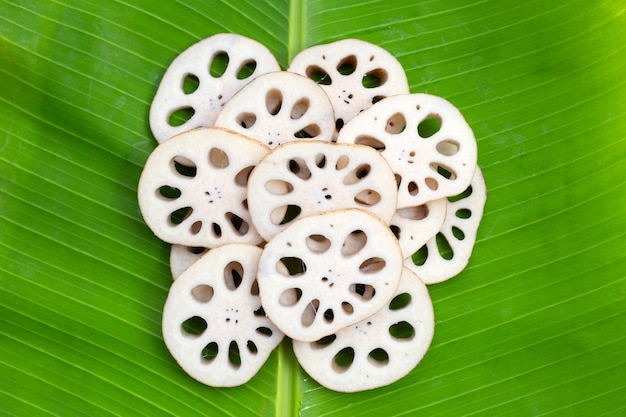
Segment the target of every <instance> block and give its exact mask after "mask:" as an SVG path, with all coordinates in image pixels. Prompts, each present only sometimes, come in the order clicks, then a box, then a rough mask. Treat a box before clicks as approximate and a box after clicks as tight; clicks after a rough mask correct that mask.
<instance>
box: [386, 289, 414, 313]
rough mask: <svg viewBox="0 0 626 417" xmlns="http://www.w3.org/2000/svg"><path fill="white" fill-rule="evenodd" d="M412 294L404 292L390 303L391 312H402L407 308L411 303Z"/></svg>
mask: <svg viewBox="0 0 626 417" xmlns="http://www.w3.org/2000/svg"><path fill="white" fill-rule="evenodd" d="M411 300H412V297H411V294H409V293H407V292H404V293H401V294H398V295H396V296H395V297H393V298H392V299H391V301H390V302H389V307H388V308H389V310H400V309H403V308H405V307H407V306H408V305H409V304H410V303H411Z"/></svg>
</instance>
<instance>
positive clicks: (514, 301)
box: [0, 0, 626, 417]
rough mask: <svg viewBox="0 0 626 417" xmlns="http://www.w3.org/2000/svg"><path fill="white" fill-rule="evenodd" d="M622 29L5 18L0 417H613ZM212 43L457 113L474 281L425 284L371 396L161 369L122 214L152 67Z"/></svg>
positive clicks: (156, 69)
mask: <svg viewBox="0 0 626 417" xmlns="http://www.w3.org/2000/svg"><path fill="white" fill-rule="evenodd" d="M625 10H626V8H625V7H624V5H623V4H622V2H621V1H619V0H606V1H599V2H588V1H582V0H574V1H570V2H559V1H552V0H548V1H546V0H543V1H538V0H536V1H533V0H530V1H526V2H513V1H496V0H482V1H474V2H466V1H460V0H450V1H417V2H415V1H395V2H388V1H376V0H371V1H366V2H361V3H358V4H356V3H353V2H347V1H337V0H319V1H294V2H287V1H282V2H273V1H269V0H267V1H258V2H249V3H244V2H226V1H215V2H211V3H210V4H209V3H207V2H201V1H196V0H190V1H185V2H180V1H167V2H154V1H151V2H148V1H145V0H140V1H135V2H124V1H109V2H89V1H81V0H58V1H57V0H53V1H48V2H28V1H17V2H14V1H8V0H0V91H1V92H2V93H1V94H0V221H1V226H0V271H1V275H0V337H1V338H2V339H1V340H2V343H0V403H1V404H2V412H3V413H5V414H6V415H16V416H17V415H20V416H24V415H77V416H78V415H86V416H94V415H98V416H106V415H150V416H155V415H176V416H184V415H190V416H191V415H202V414H204V415H225V416H229V415H230V416H242V415H260V416H278V415H281V416H282V415H297V414H300V415H302V416H316V417H320V416H330V415H332V416H341V415H346V416H357V415H358V416H380V415H387V416H401V415H428V416H439V415H441V416H451V415H466V416H474V415H510V416H517V415H519V416H528V415H535V416H539V415H542V416H547V415H554V416H557V415H580V416H586V415H621V414H623V413H624V411H625V408H624V401H623V398H624V396H625V395H626V379H624V376H623V375H624V374H625V373H626V361H625V359H624V352H625V351H626V320H625V318H626V316H625V314H624V313H625V308H624V306H625V305H626V304H625V302H624V301H625V297H626V237H625V235H626V179H625V178H626V176H625V175H624V174H625V173H626V172H625V166H626V165H625V163H626V134H625V132H626V100H625V99H624V97H626V60H624V58H623V57H624V55H626V53H625V52H626V16H625ZM219 32H235V33H240V34H243V35H245V36H249V37H251V38H253V39H256V40H258V41H260V42H262V43H263V44H265V45H266V46H267V47H268V48H269V49H270V50H271V51H272V52H273V53H274V54H275V55H276V57H277V59H278V60H279V62H280V63H281V65H282V66H283V68H285V67H286V66H287V65H288V63H289V60H290V59H291V58H292V57H293V56H294V55H295V54H296V53H297V52H299V51H300V50H302V49H304V48H306V47H307V46H312V45H315V44H319V43H325V42H330V41H334V40H339V39H342V38H348V37H354V38H361V39H364V40H367V41H370V42H373V43H376V44H378V45H380V46H382V47H384V48H386V49H388V50H389V51H390V52H391V53H393V54H394V55H395V56H397V57H398V59H399V60H400V61H401V63H402V65H403V66H404V68H405V69H406V71H407V74H408V78H409V82H410V86H411V91H412V92H427V93H430V94H436V95H440V96H442V97H444V98H446V99H448V100H450V101H451V102H452V103H453V104H455V105H456V106H457V107H458V108H459V109H460V110H461V111H462V112H463V114H464V115H465V117H466V119H467V120H468V122H469V124H470V126H472V128H473V129H474V133H475V135H476V137H477V140H478V148H479V163H480V166H481V168H482V170H483V173H484V175H485V178H486V181H487V186H488V200H487V205H486V207H485V215H484V218H483V222H482V224H481V227H480V229H479V235H478V239H477V242H476V247H475V250H474V253H473V256H472V259H471V261H470V264H469V266H468V267H467V268H466V269H465V270H464V271H463V272H462V273H461V275H459V276H458V277H456V278H455V279H453V280H450V281H448V282H445V283H442V284H437V285H435V286H431V287H430V289H431V296H432V299H433V303H434V308H435V317H436V329H435V338H434V340H433V344H432V346H431V349H430V350H429V351H428V353H427V354H426V357H425V358H424V360H423V361H422V363H421V364H420V365H419V366H418V367H417V368H416V369H415V370H413V371H412V372H411V373H410V374H409V375H408V376H407V377H406V378H404V379H402V380H400V381H399V382H397V383H395V384H392V385H390V386H388V387H384V388H381V389H377V390H374V391H371V392H364V393H356V394H339V393H336V392H332V391H329V390H326V389H324V388H321V387H320V386H319V385H317V383H315V381H313V380H311V379H310V378H309V377H308V376H307V375H306V374H304V373H303V372H302V371H301V369H300V368H299V366H298V364H297V362H296V361H295V359H294V357H293V353H292V351H291V348H290V347H289V345H288V344H283V345H281V347H280V348H279V349H278V350H276V351H275V352H274V353H273V354H272V356H271V357H270V360H269V361H268V362H267V364H266V365H265V366H264V367H263V369H262V370H261V371H260V373H259V374H258V375H257V376H256V377H255V378H254V379H253V380H252V381H251V382H250V383H248V384H246V385H244V386H241V387H237V388H231V389H214V388H209V387H206V386H203V385H201V384H199V383H197V382H195V381H193V380H192V379H191V378H189V377H188V376H187V375H186V374H185V373H184V372H183V371H182V370H181V369H180V368H179V367H178V365H177V364H176V363H175V361H174V360H173V359H172V357H171V355H170V354H169V352H168V351H167V349H166V347H165V345H164V343H163V340H162V337H161V330H160V321H161V311H162V307H163V303H164V301H165V298H166V296H167V291H168V288H169V285H170V283H171V277H170V275H169V266H168V257H169V247H168V245H167V244H164V243H162V242H160V241H159V240H158V239H157V238H155V237H154V236H153V235H152V234H151V232H150V231H149V229H148V228H147V226H146V225H145V223H144V222H143V220H142V218H141V214H140V213H139V210H138V206H137V200H136V188H137V181H138V179H139V175H140V173H141V169H142V166H143V163H144V162H145V160H146V159H147V157H148V155H149V154H150V152H151V151H152V149H154V147H155V146H156V142H155V141H154V140H153V138H152V136H151V133H150V130H149V127H148V122H147V115H148V109H149V105H150V102H151V100H152V97H153V96H154V93H155V91H156V87H157V85H158V82H159V80H160V78H161V76H162V75H163V72H164V71H165V69H166V67H167V65H168V64H169V63H170V62H171V60H172V59H174V57H175V56H176V55H177V54H178V53H180V52H181V51H182V50H183V49H185V48H186V47H188V46H189V45H191V44H193V43H195V42H197V41H198V40H200V39H203V38H205V37H207V36H210V35H212V34H215V33H219Z"/></svg>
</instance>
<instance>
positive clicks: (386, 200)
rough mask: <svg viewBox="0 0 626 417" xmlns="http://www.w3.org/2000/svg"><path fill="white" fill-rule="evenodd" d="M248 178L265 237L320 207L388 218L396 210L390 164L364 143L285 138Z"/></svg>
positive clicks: (254, 211)
mask: <svg viewBox="0 0 626 417" xmlns="http://www.w3.org/2000/svg"><path fill="white" fill-rule="evenodd" d="M249 181H250V182H249V187H248V202H249V208H250V216H251V219H252V222H253V223H254V225H255V227H256V229H257V230H258V231H259V233H260V234H261V235H262V236H263V237H264V238H265V240H266V241H267V240H270V239H271V238H272V237H273V236H274V235H276V234H277V233H279V232H280V230H282V229H284V228H285V227H287V226H288V225H289V224H291V223H292V222H293V221H294V220H296V219H299V218H303V217H306V216H309V215H313V214H317V213H323V212H328V211H333V210H339V209H343V208H361V209H365V210H367V211H370V212H372V213H373V214H375V215H377V216H379V217H380V218H381V219H382V220H383V221H390V220H391V218H392V217H393V214H394V212H395V210H396V205H395V203H394V201H396V200H397V197H396V195H397V188H396V186H395V178H394V176H393V172H392V171H391V169H390V167H389V164H388V163H387V162H386V161H385V159H384V157H382V156H381V155H380V154H379V153H378V152H376V151H374V150H372V149H371V148H369V147H366V146H362V145H349V144H342V145H340V144H333V143H327V142H320V141H303V142H293V143H287V144H284V145H282V146H281V147H280V148H277V149H274V150H273V151H272V152H271V153H269V154H268V155H267V156H266V157H265V158H263V160H262V161H261V162H260V163H259V164H258V165H257V166H256V168H255V169H254V170H253V172H252V173H251V175H250V180H249ZM288 209H291V210H292V211H291V215H290V213H289V210H288Z"/></svg>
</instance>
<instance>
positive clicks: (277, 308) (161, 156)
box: [138, 34, 486, 392]
mask: <svg viewBox="0 0 626 417" xmlns="http://www.w3.org/2000/svg"><path fill="white" fill-rule="evenodd" d="M150 127H151V129H152V132H153V134H154V136H155V138H156V140H157V141H158V142H159V145H158V146H157V147H156V148H155V149H154V151H153V152H152V154H151V155H150V156H149V158H148V160H147V162H146V165H145V167H144V170H143V172H142V175H141V178H140V181H139V186H138V200H139V206H140V209H141V213H142V215H143V217H144V219H145V222H146V224H147V225H148V227H149V228H150V229H151V230H152V231H153V232H154V234H155V235H156V236H157V237H158V238H160V239H162V240H163V241H165V242H168V243H171V244H172V250H171V258H170V263H171V270H172V275H173V277H174V281H173V283H172V286H171V289H170V291H169V294H168V298H167V301H166V303H165V306H164V311H163V337H164V340H165V343H166V345H167V347H168V349H169V351H170V352H171V354H172V356H173V357H174V358H175V360H176V361H177V362H178V363H179V364H180V366H181V367H182V368H183V369H184V370H185V371H186V372H187V373H188V374H189V375H190V376H191V377H193V378H195V379H196V380H198V381H200V382H202V383H204V384H207V385H210V386H219V387H227V386H236V385H241V384H244V383H245V382H247V381H248V380H250V379H251V378H252V377H253V376H254V375H255V374H256V372H257V371H258V370H259V369H260V368H261V367H262V366H263V364H264V362H265V361H266V359H267V358H268V356H269V355H270V353H271V352H272V350H273V349H274V348H276V347H277V346H278V344H279V343H281V341H282V339H283V338H284V336H287V337H288V338H290V339H291V340H290V341H291V342H292V343H293V352H294V354H295V356H296V358H297V360H298V362H299V363H300V364H301V366H302V368H303V369H304V370H305V371H306V372H307V373H308V374H309V375H310V376H311V377H312V378H314V379H315V380H316V381H317V382H319V384H321V385H323V386H325V387H327V388H329V389H332V390H336V391H342V392H354V391H362V390H369V389H373V388H376V387H380V386H384V385H387V384H391V383H393V382H394V381H397V380H399V379H400V378H402V377H404V376H405V375H406V374H408V373H409V372H410V371H411V370H412V369H413V368H414V367H415V366H416V365H417V364H418V363H419V362H420V360H421V359H422V357H423V356H424V354H425V353H426V351H427V349H428V347H429V345H430V343H431V340H432V337H433V331H434V314H433V307H432V303H431V299H430V297H429V294H428V289H427V285H429V284H435V283H439V282H441V281H444V280H447V279H449V278H451V277H453V276H455V275H457V274H458V273H459V272H460V271H461V270H462V269H463V268H464V267H465V266H466V264H467V262H468V259H469V257H470V255H471V252H472V247H473V245H474V242H475V239H476V231H477V228H478V225H479V222H480V220H481V217H482V213H483V207H484V204H485V199H486V189H485V182H484V179H483V176H482V174H481V171H480V170H479V168H478V167H477V147H476V140H475V138H474V135H473V133H472V130H471V129H470V127H469V126H468V124H467V123H466V121H465V119H464V118H463V116H462V115H461V113H460V112H459V110H457V109H456V108H455V107H454V106H453V105H452V104H450V103H449V102H448V101H446V100H444V99H443V98H440V97H436V96H433V95H428V94H416V93H413V94H412V93H410V91H409V85H408V81H407V78H406V75H405V72H404V70H403V68H402V66H401V65H400V63H399V62H398V61H397V60H396V58H395V57H393V56H392V55H391V54H390V53H389V52H387V51H386V50H384V49H382V48H380V47H378V46H376V45H373V44H370V43H368V42H364V41H361V40H356V39H346V40H341V41H338V42H334V43H329V44H325V45H318V46H314V47H311V48H309V49H306V50H304V51H302V52H301V53H299V54H298V55H297V56H295V57H294V59H293V60H292V62H291V64H290V65H289V67H288V68H287V70H286V71H284V70H281V68H280V66H279V64H278V62H277V61H276V59H275V58H274V56H273V55H272V54H271V53H270V51H269V50H268V49H267V48H266V47H265V46H263V45H261V44H259V43H258V42H256V41H254V40H252V39H249V38H246V37H243V36H240V35H236V34H217V35H214V36H211V37H209V38H207V39H204V40H202V41H200V42H198V43H197V44H195V45H192V46H191V47H190V48H189V49H187V50H185V51H184V52H183V53H181V54H180V55H179V56H178V57H177V58H175V59H174V61H173V62H172V63H171V65H170V66H169V68H168V69H167V71H166V72H165V74H164V76H163V78H162V80H161V83H160V85H159V87H158V90H157V92H156V95H155V97H154V101H153V103H152V105H151V108H150ZM285 343H288V342H285Z"/></svg>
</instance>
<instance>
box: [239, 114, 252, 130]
mask: <svg viewBox="0 0 626 417" xmlns="http://www.w3.org/2000/svg"><path fill="white" fill-rule="evenodd" d="M235 122H236V123H237V124H238V125H239V126H241V127H242V128H244V129H251V128H252V126H254V124H255V123H256V114H254V113H251V112H244V113H240V114H238V115H237V118H236V120H235Z"/></svg>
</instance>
